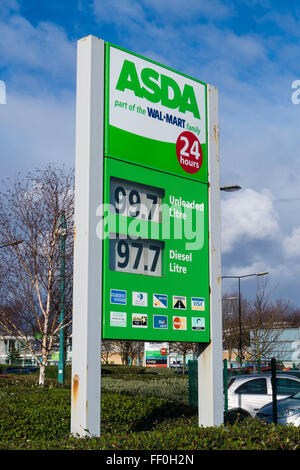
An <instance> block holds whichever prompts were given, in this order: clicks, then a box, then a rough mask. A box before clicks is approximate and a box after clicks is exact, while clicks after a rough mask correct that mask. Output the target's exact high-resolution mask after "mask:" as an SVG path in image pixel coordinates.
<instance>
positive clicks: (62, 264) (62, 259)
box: [58, 212, 67, 384]
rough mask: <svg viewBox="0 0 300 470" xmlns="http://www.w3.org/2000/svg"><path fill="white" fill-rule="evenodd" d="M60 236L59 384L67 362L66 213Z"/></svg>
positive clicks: (62, 216) (62, 219) (62, 381)
mask: <svg viewBox="0 0 300 470" xmlns="http://www.w3.org/2000/svg"><path fill="white" fill-rule="evenodd" d="M59 234H60V312H59V323H60V331H59V361H58V383H61V384H62V383H64V380H65V360H64V352H65V351H64V339H65V338H64V336H65V330H64V328H62V325H63V321H64V318H65V243H66V237H67V224H66V217H65V213H64V212H63V213H62V215H61V223H60V227H59Z"/></svg>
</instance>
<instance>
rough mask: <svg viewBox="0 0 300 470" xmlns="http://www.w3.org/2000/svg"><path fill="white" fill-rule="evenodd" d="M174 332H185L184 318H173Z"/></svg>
mask: <svg viewBox="0 0 300 470" xmlns="http://www.w3.org/2000/svg"><path fill="white" fill-rule="evenodd" d="M173 329H174V330H186V317H173Z"/></svg>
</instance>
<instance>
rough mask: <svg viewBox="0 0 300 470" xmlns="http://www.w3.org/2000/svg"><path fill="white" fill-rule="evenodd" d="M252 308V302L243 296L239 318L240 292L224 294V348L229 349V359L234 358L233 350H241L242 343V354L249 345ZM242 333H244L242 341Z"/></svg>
mask: <svg viewBox="0 0 300 470" xmlns="http://www.w3.org/2000/svg"><path fill="white" fill-rule="evenodd" d="M250 308H251V307H250V303H249V302H248V301H247V299H245V298H244V297H242V296H241V319H240V320H239V302H238V294H237V293H231V294H226V295H223V298H222V312H223V349H226V350H227V351H228V359H229V361H230V360H231V358H232V354H233V352H235V353H237V352H238V351H239V347H240V344H242V355H244V353H245V348H246V346H247V345H249V331H248V326H247V324H248V315H249V311H250ZM240 322H241V328H240ZM240 335H242V338H241V341H240Z"/></svg>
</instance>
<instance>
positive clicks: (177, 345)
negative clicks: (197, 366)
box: [169, 342, 195, 374]
mask: <svg viewBox="0 0 300 470" xmlns="http://www.w3.org/2000/svg"><path fill="white" fill-rule="evenodd" d="M169 347H170V353H172V352H175V353H177V354H180V355H181V356H182V374H185V363H186V356H187V354H191V353H193V352H194V350H195V343H187V342H172V343H169Z"/></svg>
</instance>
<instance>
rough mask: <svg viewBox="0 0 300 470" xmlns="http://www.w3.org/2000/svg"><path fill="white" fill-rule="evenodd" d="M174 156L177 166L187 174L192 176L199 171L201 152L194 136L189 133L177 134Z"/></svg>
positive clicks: (201, 159)
mask: <svg viewBox="0 0 300 470" xmlns="http://www.w3.org/2000/svg"><path fill="white" fill-rule="evenodd" d="M176 155H177V159H178V162H179V165H180V166H181V168H183V169H184V171H186V172H187V173H190V174H193V173H197V171H199V170H200V168H201V165H202V162H203V151H202V147H201V144H200V142H199V140H198V139H197V137H196V136H195V134H193V133H192V132H190V131H184V132H181V134H179V136H178V138H177V142H176Z"/></svg>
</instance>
